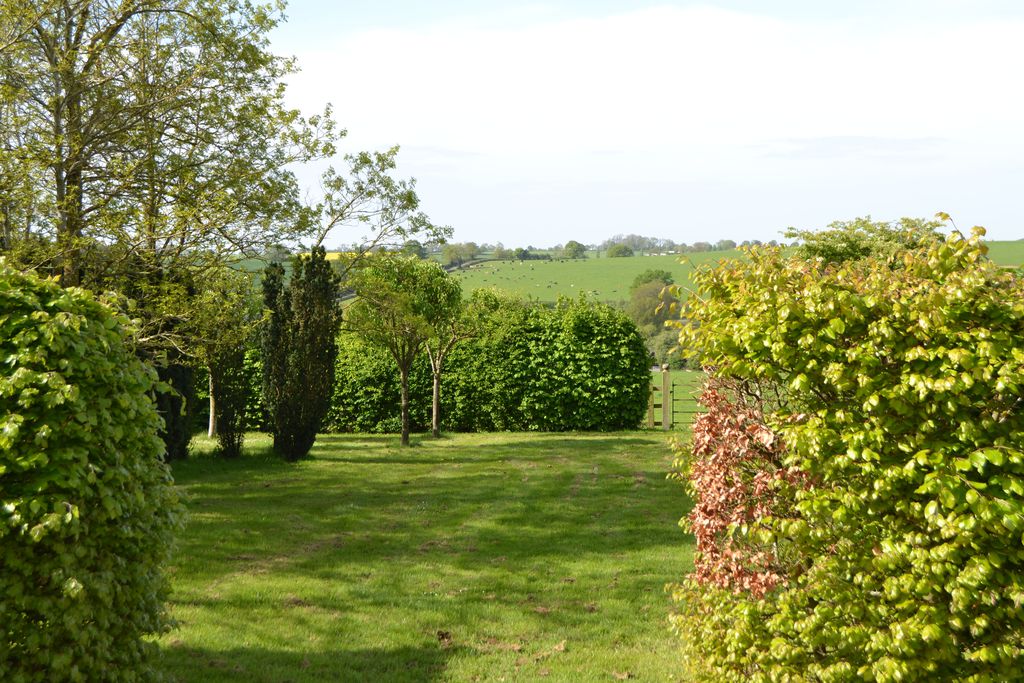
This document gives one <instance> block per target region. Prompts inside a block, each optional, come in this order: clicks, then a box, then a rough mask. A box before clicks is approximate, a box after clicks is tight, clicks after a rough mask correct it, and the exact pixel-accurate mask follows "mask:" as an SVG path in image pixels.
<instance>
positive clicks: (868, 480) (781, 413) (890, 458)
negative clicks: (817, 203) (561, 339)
mask: <svg viewBox="0 0 1024 683" xmlns="http://www.w3.org/2000/svg"><path fill="white" fill-rule="evenodd" d="M982 234H983V231H981V230H980V229H978V230H976V231H975V232H974V234H973V235H972V236H971V237H970V238H969V239H965V238H963V237H961V236H959V235H954V236H951V237H949V238H947V239H946V240H945V241H944V242H940V243H938V244H935V245H933V246H931V247H927V248H924V249H921V250H917V251H910V252H904V253H903V254H899V253H897V254H894V255H893V256H892V257H891V258H889V259H888V260H882V259H867V260H863V261H853V262H848V263H844V264H840V265H835V264H832V265H830V264H828V263H826V262H825V261H824V260H818V261H808V260H802V259H798V258H787V257H785V256H784V255H783V254H782V253H781V252H780V251H779V250H771V249H769V250H755V251H753V252H752V253H751V254H750V258H749V260H748V261H746V262H739V261H730V262H724V263H721V264H720V265H719V266H718V267H716V268H713V269H707V270H703V271H701V272H700V273H699V274H698V275H697V276H696V284H697V295H696V296H694V297H692V298H691V299H690V302H691V303H690V304H689V305H688V307H687V309H686V310H685V311H684V312H683V317H684V319H686V320H688V321H689V324H688V325H687V326H686V327H685V328H684V329H683V330H682V333H681V342H682V343H683V345H684V347H685V348H691V349H699V350H700V360H701V361H702V362H703V364H704V365H705V366H707V367H709V368H711V369H712V370H713V371H714V373H715V374H716V375H717V376H718V377H719V378H722V379H723V380H725V381H726V382H728V383H730V384H729V386H732V387H733V390H732V394H731V395H730V396H726V398H727V399H728V400H730V401H733V402H735V404H736V405H739V406H741V407H743V410H741V411H739V412H740V413H743V411H746V412H745V413H744V414H745V415H746V417H745V418H744V420H743V421H740V422H737V421H736V420H732V421H730V420H719V422H720V425H721V426H720V428H716V430H717V431H715V430H713V432H714V434H712V436H714V439H718V438H720V437H721V438H724V437H725V436H729V435H728V434H726V433H727V432H728V431H729V430H732V434H731V436H729V438H732V439H734V442H735V443H740V442H742V444H743V446H744V447H745V448H747V449H748V450H749V451H750V452H752V453H754V454H755V455H753V456H751V457H749V458H748V457H744V458H733V459H732V461H731V462H729V463H726V464H725V465H721V463H718V462H715V461H714V459H713V458H708V457H704V456H705V455H706V452H705V453H703V454H702V453H701V452H695V451H689V450H687V449H681V450H680V452H679V454H680V464H681V465H682V466H683V468H684V472H683V475H684V478H685V480H686V481H688V482H689V483H690V484H691V486H693V488H694V490H693V491H692V493H693V495H694V496H695V498H696V500H697V502H698V507H697V508H695V514H694V515H693V516H691V518H690V519H689V520H688V521H689V523H690V524H694V525H702V524H708V523H712V521H709V520H713V518H715V516H721V515H727V516H731V519H730V520H729V523H728V525H727V526H728V528H727V529H725V530H723V532H722V533H721V534H720V536H719V538H720V543H721V544H722V546H723V547H724V546H726V545H727V548H726V549H727V550H728V557H729V558H731V559H732V560H734V561H735V562H738V563H746V564H745V566H744V567H742V568H743V569H745V571H741V572H738V573H737V574H736V576H737V577H740V578H742V577H750V576H756V575H757V574H758V573H759V572H760V574H761V576H762V579H768V578H770V577H771V574H777V575H778V580H777V581H776V580H775V579H774V578H772V579H771V581H768V582H767V583H766V582H765V581H764V580H759V581H758V582H757V583H756V585H754V586H752V585H743V584H742V583H738V582H734V581H733V582H731V581H730V580H729V578H728V577H725V576H723V575H722V573H721V572H717V573H716V571H714V567H710V569H711V570H712V571H710V572H705V575H704V576H703V577H702V576H700V573H701V572H700V569H701V565H702V563H705V562H706V561H707V559H708V556H710V557H711V559H712V560H714V561H718V560H720V559H721V558H722V556H723V555H722V553H718V554H715V553H702V554H700V555H699V556H698V557H697V560H696V562H697V564H698V572H696V573H695V574H693V575H691V576H690V577H688V578H687V579H686V580H684V581H683V582H682V583H681V584H679V585H678V586H676V587H675V589H674V595H675V597H676V599H677V600H679V602H680V607H679V612H678V614H677V615H676V616H675V617H674V623H675V627H676V629H677V630H678V633H679V635H680V637H681V638H682V640H683V643H684V647H685V650H686V652H687V661H688V663H689V665H690V666H691V667H692V668H693V669H694V673H695V674H696V676H697V677H699V678H701V679H705V680H723V681H741V680H743V681H747V680H754V681H768V680H772V681H775V680H789V681H810V680H814V681H847V680H878V681H897V680H902V681H911V680H948V681H952V680H962V681H1008V680H1020V679H1021V678H1022V677H1024V610H1022V609H1021V605H1022V603H1024V536H1022V534H1024V478H1022V475H1024V453H1022V452H1021V448H1022V444H1024V400H1022V398H1021V397H1022V381H1024V343H1022V340H1024V284H1022V281H1021V279H1020V278H1019V277H1018V276H1016V275H1015V274H1013V273H1011V272H1007V271H1001V270H1000V269H999V268H997V267H995V266H994V265H993V264H992V263H991V262H990V261H989V260H988V259H987V258H986V257H985V251H986V248H985V247H984V246H983V245H982V244H981V242H980V237H981V235H982ZM697 302H699V304H698V303H697ZM744 406H745V407H744ZM751 406H752V407H754V408H756V410H748V409H747V408H750V407H751ZM733 414H734V415H735V414H737V411H733ZM730 425H731V426H730ZM737 431H738V433H737ZM714 439H711V440H705V443H706V444H711V447H712V450H713V444H714V443H720V442H716V441H714ZM744 439H745V441H744ZM776 440H778V443H779V444H781V448H779V447H778V446H777V445H776ZM752 441H756V442H759V443H760V446H758V445H757V444H752ZM768 447H771V450H770V452H769V451H766V448H768ZM719 466H725V467H731V468H732V470H731V471H732V474H727V475H726V476H727V477H731V478H730V479H728V481H729V482H730V486H729V487H726V489H725V490H726V491H729V492H731V493H730V495H731V494H732V493H735V492H736V491H741V492H743V491H745V492H746V493H747V494H748V501H747V504H741V503H742V501H740V504H738V503H737V501H736V500H735V499H729V500H726V499H725V498H724V497H723V496H724V495H725V494H723V493H722V492H721V490H718V491H717V492H716V490H715V489H714V488H709V487H706V486H703V487H702V486H701V485H700V482H701V481H702V480H713V481H721V480H722V477H717V478H716V477H715V476H712V475H713V474H714V473H709V472H707V469H708V468H712V467H719ZM758 468H760V472H764V473H767V474H765V475H762V476H761V483H762V484H763V486H761V487H760V488H759V487H758V486H757V485H756V482H755V477H757V476H758V472H757V471H752V470H758ZM773 472H784V473H787V475H786V476H782V477H780V476H774V475H773V474H772V473H773ZM796 473H798V474H799V476H794V475H795V474H796ZM763 499H766V500H768V503H769V504H760V502H761V501H762V500H763ZM716 503H720V505H718V506H717V507H716ZM698 508H699V509H700V510H703V511H704V512H703V513H699V512H698ZM726 568H728V567H726ZM733 568H735V567H733ZM705 569H708V568H707V567H705Z"/></svg>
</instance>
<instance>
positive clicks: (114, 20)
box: [0, 0, 334, 285]
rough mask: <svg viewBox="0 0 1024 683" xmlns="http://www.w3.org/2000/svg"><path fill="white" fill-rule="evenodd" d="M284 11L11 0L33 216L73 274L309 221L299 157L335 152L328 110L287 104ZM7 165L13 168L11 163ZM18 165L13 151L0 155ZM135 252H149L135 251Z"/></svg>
mask: <svg viewBox="0 0 1024 683" xmlns="http://www.w3.org/2000/svg"><path fill="white" fill-rule="evenodd" d="M278 10H279V8H277V7H273V6H269V5H259V4H252V3H236V2H213V3H210V2H201V1H200V0H123V1H121V2H116V3H113V2H102V1H100V0H42V1H40V2H34V3H25V2H24V1H23V0H0V16H3V17H4V20H5V23H7V25H8V30H7V32H6V33H5V35H6V36H7V38H6V40H4V39H2V38H0V46H2V45H6V47H5V48H4V50H3V61H2V64H3V67H4V71H3V78H2V81H3V84H4V85H3V88H2V89H0V98H2V105H0V106H2V107H3V109H4V110H5V112H6V114H5V116H6V118H8V119H10V120H12V121H14V122H15V125H16V130H17V137H18V138H19V140H18V142H19V143H20V144H19V145H18V146H17V147H14V146H13V145H12V144H10V137H11V135H10V133H8V134H7V135H6V136H5V137H7V138H8V141H7V144H5V145H3V152H2V154H3V156H4V157H5V158H6V159H7V160H8V162H9V161H10V160H11V159H12V158H14V157H17V159H18V160H19V161H20V162H21V163H20V168H21V169H23V170H22V172H21V176H20V179H19V180H20V181H21V183H22V184H25V183H32V184H33V186H34V190H35V191H34V192H31V193H24V192H23V193H20V194H19V195H17V196H16V197H15V200H16V201H19V202H20V203H21V205H22V206H21V207H19V208H20V211H15V214H16V215H24V214H25V213H26V210H27V207H28V205H27V204H26V203H25V202H26V201H30V200H31V199H33V198H36V197H40V198H43V199H45V200H46V201H45V202H37V204H36V205H37V206H46V207H50V208H49V209H48V210H47V211H46V212H43V211H33V212H31V213H32V215H33V223H34V225H33V228H34V231H35V232H36V233H37V234H41V235H44V236H46V237H48V238H50V240H51V244H52V246H53V252H52V263H51V265H52V267H53V268H54V269H55V270H56V271H57V272H58V273H59V275H60V276H61V280H62V282H63V283H64V284H66V285H73V284H86V285H90V284H92V281H93V280H94V279H96V278H99V279H101V280H102V278H103V276H104V274H105V271H106V270H107V269H108V268H110V267H116V265H117V264H119V263H121V262H123V261H124V260H126V259H127V260H131V261H132V262H133V267H135V268H136V269H138V268H145V269H147V270H151V271H155V272H157V273H158V274H159V273H162V272H163V270H164V269H165V268H166V267H167V266H168V264H169V263H171V262H174V263H182V262H188V265H189V266H190V267H196V266H203V265H210V264H211V263H214V262H216V263H219V262H222V261H223V258H224V255H225V254H226V253H230V254H236V253H238V251H240V250H242V251H244V250H246V249H249V248H253V247H255V246H257V245H263V244H267V243H269V242H271V241H274V239H273V238H275V237H279V236H280V235H281V234H282V232H285V233H288V234H292V233H293V232H294V230H295V228H296V225H297V224H298V225H303V224H305V225H307V227H308V224H307V223H304V219H305V218H308V215H306V216H304V215H303V211H302V209H301V207H300V205H299V203H298V202H297V201H296V197H297V193H296V189H297V188H296V183H295V179H294V176H293V175H292V173H291V171H290V170H289V169H288V165H289V164H291V163H293V162H296V161H303V160H308V159H310V158H312V157H315V156H320V155H324V154H328V153H331V152H332V151H333V140H334V135H333V124H332V123H331V120H330V118H329V117H313V118H312V119H310V120H306V119H303V118H302V117H301V116H300V115H299V114H298V112H296V111H293V110H290V109H288V108H286V107H285V106H284V104H283V92H284V90H283V88H284V86H283V82H282V79H283V78H284V77H285V76H287V75H288V74H289V73H290V72H292V71H294V64H293V62H292V61H291V60H287V59H282V58H279V57H276V56H274V55H273V54H272V53H270V52H269V51H268V49H267V47H268V40H267V34H268V33H269V31H270V30H271V29H272V28H273V27H274V26H275V25H276V24H277V22H278V19H279V16H280V14H279V11H278ZM10 165H11V164H10V163H7V164H6V166H8V167H9V166H10ZM4 166H5V164H4V163H3V162H2V161H0V167H4ZM134 257H137V258H134Z"/></svg>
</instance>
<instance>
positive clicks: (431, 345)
mask: <svg viewBox="0 0 1024 683" xmlns="http://www.w3.org/2000/svg"><path fill="white" fill-rule="evenodd" d="M436 285H437V289H438V291H437V294H438V297H437V301H438V306H437V309H436V317H435V319H434V321H433V324H432V326H431V327H432V328H433V333H432V334H431V335H430V337H429V338H428V339H427V341H426V343H425V347H426V349H427V357H428V358H429V359H430V372H431V374H432V375H433V380H434V384H433V399H432V402H431V413H430V431H431V434H432V435H433V437H434V438H435V439H436V438H438V437H439V436H441V375H442V373H443V372H444V364H445V360H447V358H448V354H449V352H451V350H452V349H453V348H455V345H456V344H458V343H459V342H460V341H462V340H463V339H467V338H469V337H472V336H473V334H474V333H475V327H476V325H475V324H476V320H475V319H474V318H475V316H474V313H473V311H472V310H471V309H468V308H467V307H466V306H464V305H463V303H462V292H461V288H460V287H459V283H458V281H457V280H455V279H454V278H452V277H447V278H445V279H444V280H439V281H437V283H436Z"/></svg>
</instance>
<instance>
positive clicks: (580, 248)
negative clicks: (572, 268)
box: [562, 240, 587, 258]
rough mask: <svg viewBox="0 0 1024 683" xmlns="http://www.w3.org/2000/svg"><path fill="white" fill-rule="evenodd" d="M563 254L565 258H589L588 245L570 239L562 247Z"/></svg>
mask: <svg viewBox="0 0 1024 683" xmlns="http://www.w3.org/2000/svg"><path fill="white" fill-rule="evenodd" d="M562 256H563V257H565V258H587V247H586V245H584V244H580V243H579V242H577V241H576V240H569V241H568V242H566V243H565V246H564V247H562Z"/></svg>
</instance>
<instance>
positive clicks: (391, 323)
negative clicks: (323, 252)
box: [346, 254, 461, 446]
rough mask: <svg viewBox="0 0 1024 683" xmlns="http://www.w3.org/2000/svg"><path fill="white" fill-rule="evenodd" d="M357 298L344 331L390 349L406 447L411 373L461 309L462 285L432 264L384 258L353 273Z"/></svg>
mask: <svg viewBox="0 0 1024 683" xmlns="http://www.w3.org/2000/svg"><path fill="white" fill-rule="evenodd" d="M349 284H350V286H352V288H353V289H355V291H356V295H357V297H358V298H357V299H356V301H355V302H354V303H353V304H352V306H350V307H349V309H348V311H347V312H346V318H347V321H346V326H347V327H348V328H349V329H351V330H353V331H355V332H356V333H358V334H359V335H360V336H362V337H363V338H364V339H365V340H367V341H368V342H370V343H371V344H374V345H376V346H378V347H380V348H383V349H386V350H387V351H388V352H389V353H390V354H391V357H392V358H393V359H394V361H395V364H396V365H397V366H398V372H399V376H400V378H401V390H402V445H403V446H408V445H409V371H410V369H411V368H412V365H413V362H415V360H416V357H417V356H418V355H419V354H420V352H421V351H422V350H423V348H424V346H425V345H426V343H427V340H429V339H430V338H431V336H433V335H435V333H436V331H437V329H438V327H439V326H442V325H444V324H445V322H446V321H447V320H450V319H451V317H453V312H455V311H457V310H458V307H459V300H460V297H461V290H460V288H459V285H458V283H457V282H456V281H455V280H454V279H453V278H452V277H451V276H449V275H448V273H446V272H445V271H444V269H443V268H442V267H441V266H440V264H438V263H436V262H434V261H420V260H418V259H416V258H409V257H401V256H394V255H390V254H380V255H377V256H374V257H373V258H371V259H367V260H366V261H365V262H364V263H363V264H362V265H360V267H358V268H355V269H353V270H352V272H351V278H350V283H349Z"/></svg>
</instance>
